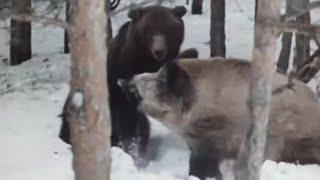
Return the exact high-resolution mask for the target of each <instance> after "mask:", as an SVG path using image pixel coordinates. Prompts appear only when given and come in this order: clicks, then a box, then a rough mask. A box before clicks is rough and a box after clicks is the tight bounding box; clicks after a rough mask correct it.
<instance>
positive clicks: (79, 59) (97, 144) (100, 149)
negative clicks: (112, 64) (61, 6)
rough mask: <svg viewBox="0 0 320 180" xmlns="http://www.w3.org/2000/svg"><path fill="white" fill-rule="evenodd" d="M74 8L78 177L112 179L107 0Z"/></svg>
mask: <svg viewBox="0 0 320 180" xmlns="http://www.w3.org/2000/svg"><path fill="white" fill-rule="evenodd" d="M73 2H74V4H72V5H73V7H72V8H74V11H73V12H74V14H73V15H72V20H71V30H70V32H69V35H70V50H71V56H72V67H71V68H72V71H71V73H72V79H71V82H70V86H71V95H70V96H71V103H70V105H69V107H68V113H69V114H70V116H69V117H70V126H71V142H72V151H73V168H74V170H75V178H76V180H89V179H92V180H109V174H110V161H111V159H110V131H111V130H110V127H111V126H110V116H109V105H108V101H107V99H108V90H107V84H106V74H107V73H106V57H107V56H106V55H107V51H106V50H107V49H106V43H105V42H106V23H107V22H106V21H107V17H106V13H105V1H102V0H75V1H73Z"/></svg>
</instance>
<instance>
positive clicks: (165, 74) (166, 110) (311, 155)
mask: <svg viewBox="0 0 320 180" xmlns="http://www.w3.org/2000/svg"><path fill="white" fill-rule="evenodd" d="M249 72H250V62H248V61H243V60H226V59H223V58H214V59H209V60H199V59H181V60H179V61H177V62H171V63H167V64H166V65H165V66H164V67H163V68H161V69H160V70H159V72H156V73H144V74H141V75H137V76H135V77H134V78H133V79H132V80H130V81H119V84H120V85H121V86H122V87H123V89H124V90H125V91H126V92H127V94H128V96H134V97H136V99H139V105H138V109H139V110H141V111H142V112H144V113H146V114H148V115H150V116H152V117H154V118H156V119H158V120H159V121H161V122H162V123H164V124H165V125H167V126H168V127H169V128H171V129H172V130H173V131H175V132H177V133H179V134H180V135H182V136H183V137H184V138H185V140H186V142H187V144H188V145H189V147H190V150H191V157H190V170H189V172H190V174H191V175H195V176H197V177H199V178H201V179H205V177H217V178H221V173H220V171H219V168H218V167H219V163H220V162H221V161H222V160H223V159H235V158H236V156H237V154H238V151H239V147H240V144H241V142H242V140H243V138H244V137H245V133H246V130H247V128H248V124H249V119H250V117H249V110H248V106H247V99H248V96H249V81H250V74H249ZM287 85H288V77H286V76H284V75H281V74H279V73H275V74H274V79H273V95H272V100H271V112H270V121H269V126H268V141H267V146H266V152H265V158H266V159H271V160H275V161H287V162H296V161H299V163H302V164H305V163H308V164H309V163H318V164H320V121H319V119H320V106H319V103H318V101H317V99H316V96H315V95H314V93H313V92H312V91H311V90H310V89H309V88H308V87H307V86H306V85H305V84H304V83H302V82H300V81H297V80H294V86H293V88H292V89H289V88H286V87H287ZM284 87H285V88H284Z"/></svg>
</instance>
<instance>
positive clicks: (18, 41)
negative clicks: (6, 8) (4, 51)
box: [10, 0, 32, 65]
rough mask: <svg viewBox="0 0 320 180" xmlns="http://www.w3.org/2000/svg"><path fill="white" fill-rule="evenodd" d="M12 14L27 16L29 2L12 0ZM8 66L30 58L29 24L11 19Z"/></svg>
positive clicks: (28, 0)
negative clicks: (24, 14)
mask: <svg viewBox="0 0 320 180" xmlns="http://www.w3.org/2000/svg"><path fill="white" fill-rule="evenodd" d="M11 3H12V4H11V5H12V8H13V11H14V12H17V13H26V14H29V13H30V11H31V0H23V1H22V0H12V1H11ZM10 30H11V31H10V33H11V40H10V65H18V64H21V63H22V62H24V61H26V60H28V59H30V58H31V55H32V50H31V23H30V22H21V21H17V20H14V19H11V29H10Z"/></svg>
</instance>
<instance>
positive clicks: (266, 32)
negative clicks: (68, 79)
mask: <svg viewBox="0 0 320 180" xmlns="http://www.w3.org/2000/svg"><path fill="white" fill-rule="evenodd" d="M279 20H280V1H279V0H259V4H258V12H257V21H256V23H255V33H254V50H253V60H252V65H251V78H250V79H251V80H250V97H249V103H248V107H249V112H250V120H251V123H250V126H249V128H248V131H247V134H246V137H245V138H244V142H243V143H242V145H241V148H240V152H239V156H238V161H237V168H236V170H237V171H236V179H237V180H259V179H260V168H261V166H262V163H263V160H264V150H265V144H266V139H267V126H268V121H269V112H270V98H271V88H272V76H273V72H274V71H275V69H274V65H273V62H274V60H275V56H276V52H275V50H276V40H277V33H278V29H277V28H276V26H272V24H270V22H275V24H277V22H279Z"/></svg>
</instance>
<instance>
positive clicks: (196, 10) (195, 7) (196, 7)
mask: <svg viewBox="0 0 320 180" xmlns="http://www.w3.org/2000/svg"><path fill="white" fill-rule="evenodd" d="M202 4H203V0H193V1H192V5H191V6H192V7H191V13H192V14H202Z"/></svg>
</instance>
